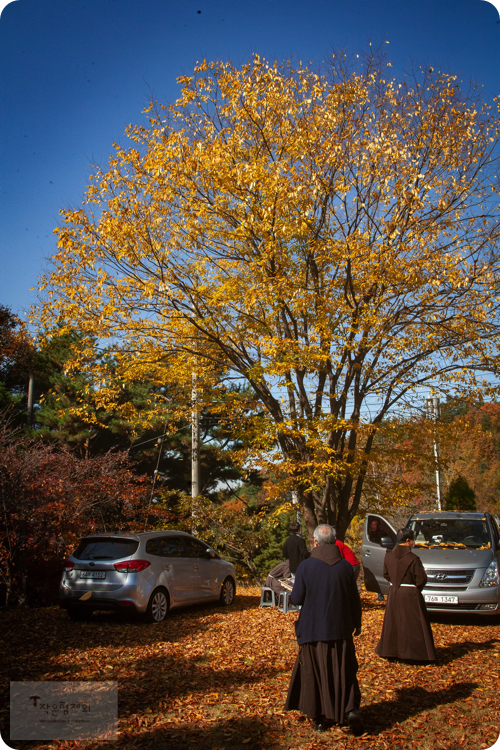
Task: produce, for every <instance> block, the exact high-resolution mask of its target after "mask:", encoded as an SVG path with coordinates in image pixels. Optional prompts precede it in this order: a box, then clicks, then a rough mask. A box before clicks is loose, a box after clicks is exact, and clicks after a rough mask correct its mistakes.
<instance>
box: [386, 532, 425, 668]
mask: <svg viewBox="0 0 500 750" xmlns="http://www.w3.org/2000/svg"><path fill="white" fill-rule="evenodd" d="M397 538H398V544H397V545H396V546H395V547H394V549H392V550H388V551H387V552H386V555H385V559H384V578H385V579H386V580H387V581H389V582H390V584H391V586H390V588H389V595H388V597H387V605H386V608H385V615H384V624H383V625H382V634H381V636H380V641H379V642H378V644H377V646H376V648H375V653H376V654H378V655H379V656H382V657H384V658H386V659H407V660H410V661H435V660H436V654H435V651H434V639H433V637H432V630H431V626H430V622H429V617H428V614H427V608H426V606H425V602H424V598H423V596H422V594H421V591H422V589H423V588H424V586H425V584H426V583H427V576H426V574H425V570H424V566H423V565H422V561H421V560H420V558H419V557H418V556H417V555H415V554H413V552H412V551H411V548H412V547H413V545H414V544H415V541H414V534H413V531H411V530H410V529H400V530H399V531H398V537H397Z"/></svg>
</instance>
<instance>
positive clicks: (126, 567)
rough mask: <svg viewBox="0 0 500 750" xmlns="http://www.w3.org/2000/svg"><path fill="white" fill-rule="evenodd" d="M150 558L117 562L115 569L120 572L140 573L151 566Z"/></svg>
mask: <svg viewBox="0 0 500 750" xmlns="http://www.w3.org/2000/svg"><path fill="white" fill-rule="evenodd" d="M150 565H151V563H150V562H149V560H127V561H126V562H119V563H115V569H116V570H117V571H118V572H119V573H139V572H140V571H141V570H145V568H149V566H150Z"/></svg>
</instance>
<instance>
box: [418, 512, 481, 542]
mask: <svg viewBox="0 0 500 750" xmlns="http://www.w3.org/2000/svg"><path fill="white" fill-rule="evenodd" d="M408 525H409V528H410V529H411V530H412V531H413V532H414V534H415V546H416V547H433V548H434V547H435V548H439V547H441V548H443V549H450V548H452V549H457V548H466V549H488V548H489V547H490V546H491V539H490V532H489V529H488V524H487V521H486V519H483V520H478V519H462V518H451V519H450V518H428V519H421V520H419V519H414V520H412V521H410V523H409V524H408Z"/></svg>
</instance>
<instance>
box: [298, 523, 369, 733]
mask: <svg viewBox="0 0 500 750" xmlns="http://www.w3.org/2000/svg"><path fill="white" fill-rule="evenodd" d="M314 543H315V546H314V549H313V551H312V552H311V556H310V557H309V559H307V560H304V562H302V563H301V564H300V565H299V568H298V570H297V574H296V576H295V584H294V587H293V591H292V593H291V600H292V602H293V603H294V604H301V605H302V609H301V611H300V615H299V618H298V620H297V621H296V623H295V634H296V636H297V642H298V644H299V654H298V656H297V660H296V662H295V666H294V668H293V672H292V676H291V679H290V687H289V689H288V695H287V699H286V703H285V711H291V710H299V711H301V712H302V713H303V714H305V715H306V716H307V717H309V719H310V720H311V721H312V722H313V726H314V728H315V729H316V730H317V731H319V732H323V731H325V730H326V729H328V728H329V726H330V725H331V724H332V723H335V724H344V723H346V724H348V725H349V727H350V728H351V731H352V732H353V733H354V734H362V732H363V725H362V723H361V719H360V718H359V716H358V708H359V705H360V702H361V692H360V689H359V685H358V679H357V671H358V662H357V659H356V652H355V648H354V641H353V635H355V636H358V635H359V634H360V633H361V601H360V598H359V593H358V589H357V586H356V578H355V575H354V571H353V567H352V565H351V564H350V563H349V562H347V560H345V559H343V558H342V557H341V554H340V550H339V548H338V547H337V545H336V544H335V532H334V530H333V529H332V527H331V526H327V525H326V524H325V525H322V526H318V527H317V529H316V530H315V531H314Z"/></svg>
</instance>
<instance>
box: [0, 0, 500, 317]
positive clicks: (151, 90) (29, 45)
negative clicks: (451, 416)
mask: <svg viewBox="0 0 500 750" xmlns="http://www.w3.org/2000/svg"><path fill="white" fill-rule="evenodd" d="M0 7H1V3H0ZM369 41H371V42H372V43H373V44H374V45H378V44H379V43H382V42H386V41H388V42H389V45H388V46H387V51H388V56H389V59H390V60H391V61H392V64H393V68H392V72H393V73H394V75H395V76H400V75H403V74H404V72H406V71H409V70H410V69H411V67H412V65H420V64H424V65H432V66H433V67H434V68H436V69H441V70H445V71H446V72H451V73H456V74H457V75H458V76H459V77H460V79H462V80H464V81H466V82H469V81H473V82H477V83H478V84H480V85H482V86H484V96H485V98H487V99H491V98H492V97H493V96H495V95H497V94H499V93H500V23H499V15H498V12H497V10H496V9H495V7H494V6H493V5H492V4H490V3H489V2H483V0H309V2H307V1H305V0H245V1H243V0H16V2H11V3H10V4H9V5H7V6H6V7H5V8H4V10H3V12H2V16H1V19H0V107H1V110H0V149H1V150H0V195H1V199H0V304H4V305H8V306H9V307H11V308H12V310H13V311H14V312H16V313H18V314H20V315H23V312H24V311H25V310H26V309H28V308H29V306H30V304H31V303H32V302H33V301H34V300H35V293H34V292H30V291H29V290H30V287H33V286H36V283H37V279H38V277H39V275H40V274H41V273H42V272H43V270H44V268H45V267H46V265H47V262H46V258H48V257H49V256H50V255H52V254H53V253H54V252H55V249H56V245H55V238H54V236H53V234H52V232H53V229H54V227H55V226H57V224H58V223H59V218H58V212H59V209H60V208H62V207H65V206H70V205H77V204H78V203H80V202H81V197H82V195H83V192H84V190H85V186H86V185H87V183H88V175H89V171H90V163H91V162H93V161H94V162H98V163H100V164H102V165H104V164H105V163H106V161H107V159H108V157H109V155H110V154H111V153H112V151H113V148H112V142H113V141H117V142H121V143H122V144H124V143H125V141H126V139H125V137H124V135H123V133H124V129H125V127H126V126H127V125H128V124H129V123H137V122H141V120H142V114H141V113H142V110H143V109H144V107H145V106H146V105H147V103H148V100H149V98H150V97H151V95H153V96H154V97H156V98H158V99H160V100H163V101H170V100H173V99H175V98H176V97H177V95H178V87H177V84H176V78H177V77H178V76H179V75H183V74H189V73H190V72H192V69H193V66H194V64H195V63H196V61H197V60H200V59H203V58H207V59H210V60H212V59H216V58H219V59H223V60H231V61H232V62H233V63H235V64H239V63H242V62H244V61H246V60H248V58H249V57H250V56H251V55H252V54H253V53H254V52H256V53H258V54H259V55H261V56H263V57H266V58H268V59H271V60H273V61H274V60H278V61H279V60H282V59H284V58H287V57H289V56H290V55H293V57H294V58H295V59H299V60H302V61H303V62H311V63H312V64H313V66H314V65H316V64H320V63H321V61H322V60H325V59H327V58H328V57H329V56H330V54H331V51H332V48H346V49H348V50H349V51H351V52H353V53H356V52H358V51H363V50H364V49H366V47H367V45H368V42H369Z"/></svg>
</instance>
